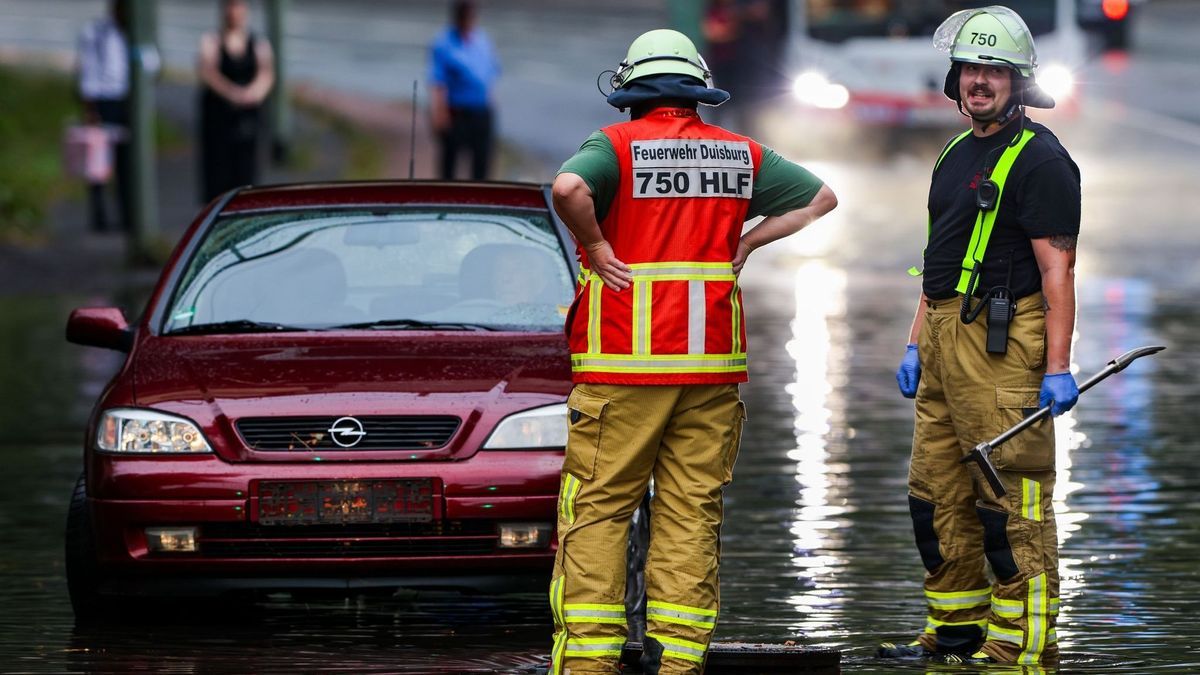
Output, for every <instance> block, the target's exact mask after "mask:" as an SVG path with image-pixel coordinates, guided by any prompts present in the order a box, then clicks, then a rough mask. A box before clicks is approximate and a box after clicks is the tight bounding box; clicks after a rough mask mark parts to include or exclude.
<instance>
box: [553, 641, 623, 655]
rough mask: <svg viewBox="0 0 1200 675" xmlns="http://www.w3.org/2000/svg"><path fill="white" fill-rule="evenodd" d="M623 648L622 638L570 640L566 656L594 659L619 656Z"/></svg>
mask: <svg viewBox="0 0 1200 675" xmlns="http://www.w3.org/2000/svg"><path fill="white" fill-rule="evenodd" d="M624 647H625V639H624V638H608V637H603V638H570V639H568V640H567V649H566V652H565V653H566V655H567V656H577V657H580V658H585V659H594V658H599V657H601V656H620V655H621V650H622V649H623V648H624Z"/></svg>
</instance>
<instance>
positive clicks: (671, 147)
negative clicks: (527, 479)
mask: <svg viewBox="0 0 1200 675" xmlns="http://www.w3.org/2000/svg"><path fill="white" fill-rule="evenodd" d="M612 84H613V86H614V91H613V92H612V94H611V95H609V97H608V103H609V104H610V105H612V106H613V107H616V108H619V109H621V110H625V109H629V110H630V112H631V114H630V117H631V119H630V121H629V122H623V123H620V124H614V125H612V126H610V127H606V128H604V129H602V130H600V131H597V132H595V133H593V134H592V135H591V136H590V137H589V138H588V139H587V140H586V141H585V142H584V144H583V146H582V147H581V148H580V149H579V152H578V153H576V154H575V155H574V156H573V157H571V158H570V159H568V160H567V161H566V163H565V164H563V166H562V169H560V170H559V174H558V176H557V177H556V178H555V179H554V187H553V198H554V207H555V209H556V210H557V212H558V214H559V215H560V216H561V217H562V219H563V221H564V222H565V223H566V225H567V227H568V228H570V230H571V233H572V235H574V237H575V239H576V241H577V242H578V244H579V256H580V276H579V278H580V287H579V291H578V293H577V294H576V297H575V302H574V303H573V305H572V306H571V308H570V310H569V312H568V314H567V316H568V318H567V321H566V331H567V342H568V345H569V348H570V351H571V365H572V371H573V379H574V381H575V388H574V389H573V390H572V391H571V394H570V397H569V398H568V399H567V407H568V409H569V415H568V417H569V420H570V422H569V427H568V439H567V451H566V457H565V458H564V462H563V471H562V488H561V491H560V495H559V516H558V553H557V555H556V557H555V561H554V571H553V576H552V581H551V587H550V588H551V591H550V598H551V600H550V601H551V609H552V611H553V615H554V621H555V631H556V632H555V640H554V646H553V651H552V657H551V658H552V666H551V672H552V673H564V672H577V673H584V672H586V673H600V672H611V673H615V672H617V665H618V662H619V660H620V655H621V650H622V648H623V646H624V644H625V639H626V637H627V632H628V628H627V626H626V625H625V604H624V599H625V588H626V578H625V570H626V565H625V556H626V535H627V534H628V532H629V524H630V518H631V516H632V514H633V513H634V511H635V510H636V509H637V508H638V505H639V504H640V503H641V502H642V499H643V497H644V496H645V495H646V492H647V489H648V487H649V484H650V480H651V477H653V479H654V483H655V494H654V498H653V500H652V503H651V508H650V547H649V553H648V555H647V558H646V568H645V578H646V598H647V603H646V607H647V610H646V625H647V631H646V636H645V639H644V640H643V641H642V644H643V656H642V668H643V670H644V671H645V672H648V673H664V674H665V673H699V672H701V671H702V670H703V668H704V662H705V659H706V657H707V653H708V644H709V641H710V639H711V637H712V634H713V630H714V628H715V627H716V623H717V613H718V609H719V605H720V602H719V593H720V588H719V583H718V581H717V568H718V566H719V562H720V545H719V540H720V528H721V519H722V496H721V495H722V489H723V488H724V486H725V485H727V484H728V483H729V482H730V480H731V479H732V477H733V464H734V461H735V459H736V458H737V452H738V447H739V443H740V438H741V429H742V423H743V420H744V419H745V412H744V411H745V408H744V406H743V404H742V401H741V397H740V395H739V393H738V383H740V382H745V381H746V379H747V369H746V328H745V321H744V314H743V312H742V299H741V291H740V290H739V287H738V283H737V275H738V273H739V272H741V269H742V266H743V265H744V264H745V263H746V258H747V257H748V256H749V255H750V253H751V252H752V251H754V250H755V249H757V248H758V247H760V246H763V245H765V244H768V243H770V242H772V241H775V240H777V239H780V238H782V237H786V236H788V235H791V234H794V233H795V232H797V231H799V230H800V229H802V228H804V227H805V226H806V225H808V224H809V223H811V222H813V221H814V220H816V219H817V218H819V217H821V216H823V215H824V214H826V213H828V212H829V211H830V210H831V209H833V208H834V206H836V205H837V199H836V197H834V194H833V192H832V191H831V190H830V189H829V187H827V186H825V185H824V184H823V183H822V182H821V181H820V180H819V179H818V178H817V177H815V176H814V175H812V174H811V173H809V172H808V171H806V170H805V169H804V168H802V167H800V166H797V165H796V164H793V163H791V162H789V161H787V160H785V159H783V158H782V157H780V156H779V155H777V154H775V153H774V152H772V151H771V150H770V149H769V148H765V147H763V146H762V145H760V144H759V143H758V142H756V141H754V140H753V139H751V138H747V137H746V136H740V135H738V134H734V133H732V132H729V131H726V130H725V129H722V128H721V127H717V126H713V125H710V124H706V123H705V122H704V121H703V120H701V119H700V115H699V114H698V112H697V106H698V104H699V103H704V104H706V105H718V104H720V103H723V102H724V101H726V100H727V99H728V98H729V94H728V93H727V92H725V91H723V90H720V89H716V88H714V87H713V86H712V80H711V74H710V73H709V70H708V67H707V66H706V65H705V64H704V60H703V59H702V58H701V57H700V55H699V54H698V53H697V51H696V47H695V46H694V45H693V44H692V41H691V40H689V39H688V38H687V37H686V36H685V35H683V34H682V33H679V32H677V31H673V30H653V31H650V32H648V33H645V34H643V35H641V36H639V37H638V38H637V39H636V40H634V41H633V43H632V44H631V45H630V46H629V50H628V52H627V55H626V57H625V61H624V62H622V63H621V64H620V66H618V68H617V71H616V74H615V75H614V76H613V79H612ZM758 216H765V218H764V219H763V220H762V221H761V222H760V223H759V224H757V225H756V226H754V227H753V228H751V229H750V230H749V231H748V232H746V233H745V234H744V235H743V234H742V227H743V224H744V223H745V221H746V220H747V219H750V218H755V217H758ZM652 317H653V318H652Z"/></svg>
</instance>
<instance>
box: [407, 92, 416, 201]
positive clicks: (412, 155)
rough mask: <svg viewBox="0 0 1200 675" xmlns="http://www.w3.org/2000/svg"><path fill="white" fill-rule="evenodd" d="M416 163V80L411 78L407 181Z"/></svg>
mask: <svg viewBox="0 0 1200 675" xmlns="http://www.w3.org/2000/svg"><path fill="white" fill-rule="evenodd" d="M416 163H417V80H416V78H413V95H412V127H411V129H410V130H409V134H408V179H409V180H412V179H413V174H414V173H415V171H416Z"/></svg>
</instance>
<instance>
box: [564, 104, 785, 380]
mask: <svg viewBox="0 0 1200 675" xmlns="http://www.w3.org/2000/svg"><path fill="white" fill-rule="evenodd" d="M604 134H605V135H606V136H608V139H609V140H610V141H611V142H612V146H613V149H614V150H615V151H616V154H617V161H618V163H619V165H620V177H621V179H620V183H619V185H618V188H617V195H616V198H615V199H614V200H613V203H612V206H611V207H610V208H609V211H608V215H607V216H605V218H604V221H603V222H601V223H600V230H601V231H602V232H603V233H604V238H605V239H606V240H608V242H609V243H610V244H611V245H612V247H613V252H614V253H615V254H616V256H617V258H618V259H620V260H621V261H623V262H625V263H626V264H627V265H629V266H630V267H631V268H633V285H632V286H631V287H629V288H626V289H625V290H623V291H619V292H618V291H614V290H613V289H612V288H607V287H605V286H604V285H603V283H602V282H601V280H600V276H599V275H598V274H596V273H595V272H593V271H591V270H590V265H589V264H588V260H587V256H586V253H585V252H584V251H582V250H581V251H580V263H581V271H580V278H579V286H578V288H577V292H576V295H575V301H574V303H573V305H572V307H571V312H570V313H569V314H568V318H567V325H566V331H567V341H568V344H569V346H570V349H571V369H572V373H573V376H574V380H575V381H576V382H596V383H604V384H643V385H653V384H658V385H667V384H725V383H734V382H745V381H746V328H745V322H744V321H743V318H742V298H741V291H740V289H739V288H738V285H737V278H736V277H735V276H734V274H733V265H732V263H731V261H732V260H733V256H734V255H735V254H736V253H737V245H738V240H739V239H740V237H741V233H742V224H743V223H744V222H745V220H746V213H747V212H748V210H749V208H750V197H751V193H752V191H753V188H754V179H755V176H756V175H757V173H758V167H759V165H760V163H761V160H762V147H761V146H760V145H759V144H758V143H756V142H755V141H753V140H751V139H749V138H747V137H745V136H739V135H737V134H734V133H731V132H728V131H726V130H724V129H722V128H720V127H717V126H712V125H709V124H705V123H704V122H703V121H701V119H700V117H699V115H697V114H696V112H695V111H693V110H689V109H680V108H659V109H656V110H654V111H652V112H650V113H649V114H647V115H646V116H644V117H642V118H640V119H637V120H633V121H631V122H624V123H621V124H615V125H613V126H610V127H607V128H605V129H604Z"/></svg>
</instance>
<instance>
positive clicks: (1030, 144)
mask: <svg viewBox="0 0 1200 675" xmlns="http://www.w3.org/2000/svg"><path fill="white" fill-rule="evenodd" d="M934 43H935V45H936V46H938V47H939V48H941V49H943V50H946V51H949V52H950V60H951V67H950V71H949V73H948V74H947V77H946V95H947V96H948V97H949V98H950V99H951V100H954V101H955V102H956V103H957V104H958V106H959V110H960V112H962V113H963V114H964V115H966V116H968V117H970V118H971V129H970V130H968V131H967V132H965V133H963V134H961V135H959V136H957V137H955V138H954V139H952V140H951V141H950V142H949V143H948V144H947V146H946V148H945V149H944V150H943V152H942V155H941V156H940V157H939V158H938V162H937V164H936V166H935V168H934V172H933V180H932V184H931V186H930V191H929V205H928V206H929V239H928V243H927V247H926V249H925V260H924V266H925V267H924V273H923V274H924V279H923V284H922V295H921V302H920V304H919V305H918V308H917V313H916V317H915V319H914V320H913V326H912V330H911V332H910V334H909V340H908V342H909V345H908V349H907V352H906V354H905V356H904V360H903V362H902V363H901V366H900V369H899V371H898V372H897V373H896V379H897V380H898V382H899V384H900V390H901V392H902V393H903V395H904V396H906V397H908V398H914V397H915V398H916V425H915V427H916V428H915V433H914V436H913V448H912V461H911V464H910V472H909V508H910V511H911V515H912V521H913V529H914V532H915V535H916V541H917V548H918V550H919V552H920V554H921V560H922V562H923V563H924V565H925V568H926V575H925V584H924V587H925V599H926V603H927V605H928V618H927V620H926V625H925V627H924V628H923V630H921V631H920V633H919V635H918V637H917V639H916V640H915V641H913V642H911V643H909V644H901V645H896V644H891V643H885V644H883V645H881V647H880V648H879V652H878V653H879V656H881V657H898V658H904V657H935V658H938V659H939V660H942V661H947V662H954V663H961V662H971V663H992V662H997V663H1012V664H1029V665H1037V664H1043V663H1054V662H1055V661H1056V660H1057V657H1058V646H1057V643H1056V635H1055V622H1056V618H1057V614H1058V590H1059V578H1058V541H1057V534H1056V530H1055V524H1054V508H1053V504H1052V501H1051V498H1052V495H1053V494H1054V429H1053V420H1050V419H1047V420H1045V421H1043V422H1040V423H1038V424H1037V425H1035V426H1033V427H1032V428H1031V429H1029V430H1028V431H1026V432H1025V433H1023V434H1022V435H1019V436H1017V437H1015V438H1014V439H1013V440H1011V441H1009V442H1008V443H1006V444H1005V445H1003V446H1001V447H1000V448H997V449H996V451H995V453H994V454H993V455H992V462H993V464H995V466H996V468H997V469H998V470H999V473H1000V476H1001V480H1002V481H1003V483H1004V486H1005V487H1006V489H1007V492H1008V494H1007V495H1006V496H1005V497H1002V498H997V497H996V495H994V494H993V493H992V491H991V490H990V489H989V487H988V486H987V484H986V483H985V482H983V481H982V479H981V476H980V475H979V474H978V470H977V469H976V468H974V467H971V466H968V465H964V464H961V463H960V462H959V460H960V459H961V458H962V457H963V456H964V455H965V454H966V452H967V451H969V450H970V449H971V448H972V447H974V446H975V445H976V444H977V443H979V442H981V441H984V440H987V439H990V438H992V437H994V436H996V435H998V434H999V433H1000V432H1001V431H1003V430H1005V429H1006V428H1008V427H1010V426H1012V425H1013V424H1015V423H1016V422H1018V421H1019V420H1020V419H1021V418H1022V417H1024V416H1025V414H1026V413H1028V412H1032V411H1033V410H1035V409H1037V408H1039V407H1041V406H1043V405H1050V406H1051V408H1052V412H1053V414H1054V415H1060V414H1062V413H1063V412H1066V411H1067V410H1069V409H1070V408H1071V407H1072V406H1073V405H1074V404H1075V400H1076V399H1077V398H1078V396H1079V391H1078V388H1077V387H1076V385H1075V380H1074V378H1073V377H1072V376H1071V373H1070V360H1071V336H1072V333H1073V331H1074V327H1075V290H1074V265H1075V244H1076V237H1077V235H1078V233H1079V210H1080V206H1079V202H1080V194H1079V169H1078V168H1077V167H1076V166H1075V163H1074V162H1073V161H1072V160H1071V158H1070V156H1069V155H1068V154H1067V151H1066V150H1065V149H1064V148H1063V147H1062V145H1061V144H1060V143H1059V141H1058V139H1057V138H1055V136H1054V134H1052V133H1051V132H1050V130H1049V129H1047V128H1046V127H1044V126H1042V125H1040V124H1036V123H1034V122H1032V121H1031V120H1029V119H1028V118H1027V117H1026V115H1025V106H1032V107H1038V108H1050V107H1053V105H1054V101H1053V99H1051V98H1050V97H1049V96H1048V95H1047V94H1046V93H1045V92H1043V91H1042V90H1041V89H1040V88H1039V87H1038V86H1037V83H1036V81H1035V79H1034V71H1035V69H1036V67H1037V56H1036V51H1035V49H1034V45H1033V38H1032V36H1031V35H1030V33H1029V29H1028V28H1027V27H1026V26H1025V23H1024V21H1022V20H1021V18H1020V17H1019V16H1018V15H1017V14H1016V13H1015V12H1013V11H1012V10H1009V9H1007V8H1005V7H998V6H991V7H985V8H982V9H972V10H964V11H962V12H958V13H956V14H954V15H952V16H951V17H950V18H949V19H948V20H947V21H946V23H944V24H943V25H942V27H941V28H939V29H938V31H937V34H936V35H935V37H934ZM981 310H987V311H981ZM993 310H994V311H993ZM1005 318H1008V321H1004V319H1005ZM987 566H990V567H991V571H992V576H991V577H989V575H988V574H987V569H986V568H987ZM993 578H994V581H991V580H990V579H993Z"/></svg>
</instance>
